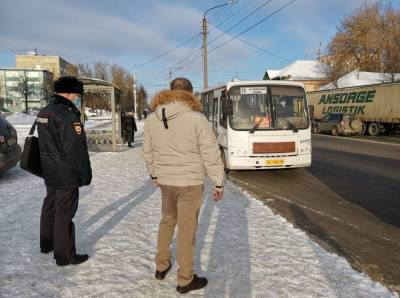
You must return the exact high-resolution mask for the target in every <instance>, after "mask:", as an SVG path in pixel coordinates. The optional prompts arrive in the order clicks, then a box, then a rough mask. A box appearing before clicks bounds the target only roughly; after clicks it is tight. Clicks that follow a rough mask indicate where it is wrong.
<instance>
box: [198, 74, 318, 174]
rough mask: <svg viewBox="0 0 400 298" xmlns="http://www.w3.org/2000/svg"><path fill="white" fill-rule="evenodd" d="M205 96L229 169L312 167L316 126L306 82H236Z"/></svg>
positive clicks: (205, 105) (211, 123)
mask: <svg viewBox="0 0 400 298" xmlns="http://www.w3.org/2000/svg"><path fill="white" fill-rule="evenodd" d="M200 96H201V101H202V104H203V110H204V114H205V115H206V117H207V118H208V120H209V122H210V125H211V126H212V127H213V130H214V132H215V134H216V136H217V139H218V143H219V145H220V148H221V154H222V157H223V160H224V162H225V168H226V170H227V171H228V170H250V169H260V170H262V169H282V168H298V167H308V166H310V165H311V125H310V116H309V110H308V105H307V99H306V94H305V90H304V87H303V85H302V84H300V83H294V82H289V81H233V82H228V83H226V84H225V85H222V86H218V87H216V88H210V89H207V90H205V91H202V92H200Z"/></svg>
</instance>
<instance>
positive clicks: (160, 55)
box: [135, 33, 201, 69]
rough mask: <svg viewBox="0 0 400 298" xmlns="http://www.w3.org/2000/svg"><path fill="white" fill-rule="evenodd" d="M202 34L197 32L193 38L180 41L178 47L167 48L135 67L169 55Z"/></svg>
mask: <svg viewBox="0 0 400 298" xmlns="http://www.w3.org/2000/svg"><path fill="white" fill-rule="evenodd" d="M200 34H201V33H197V34H195V35H193V36H192V37H191V38H189V39H187V40H185V41H184V42H182V43H180V44H179V45H177V46H176V47H174V48H172V49H169V50H167V51H165V52H163V53H161V54H159V55H157V56H155V57H153V58H151V59H149V60H147V61H145V62H143V63H142V64H139V65H137V66H136V67H135V69H138V68H140V67H142V66H144V65H146V64H149V63H151V62H153V61H155V60H157V59H159V58H161V57H163V56H165V55H168V54H169V53H171V52H173V51H175V50H177V49H179V48H180V47H182V46H184V45H185V44H187V43H189V42H191V41H192V40H193V39H195V38H196V37H197V36H199V35H200Z"/></svg>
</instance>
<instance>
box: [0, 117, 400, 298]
mask: <svg viewBox="0 0 400 298" xmlns="http://www.w3.org/2000/svg"><path fill="white" fill-rule="evenodd" d="M140 127H142V123H141V124H140ZM141 141H142V135H140V134H139V135H138V138H137V140H136V143H135V148H134V149H133V150H126V151H124V152H120V153H96V154H92V155H91V161H92V166H93V182H92V184H91V185H90V186H89V187H85V188H81V190H80V193H81V199H80V202H79V204H80V206H79V210H78V212H77V215H76V218H75V223H76V227H77V230H76V236H77V250H78V252H80V253H89V254H90V259H89V261H88V262H86V263H84V264H81V265H79V266H66V267H57V266H56V265H55V262H54V260H53V256H52V255H51V254H50V255H43V254H40V253H39V239H38V238H39V216H40V208H41V204H42V198H43V196H44V195H45V188H44V186H43V183H42V181H41V179H39V178H36V177H34V176H32V175H30V174H27V173H26V172H24V171H22V170H21V169H19V168H14V169H13V170H11V171H9V172H7V173H6V174H4V175H3V176H0V190H1V195H0V227H1V228H0V241H1V243H2V245H1V246H0V255H1V258H0V268H1V270H0V293H1V296H2V297H15V296H24V297H28V296H38V297H179V296H178V295H177V293H176V290H175V286H176V279H175V272H176V267H177V265H176V263H175V261H174V264H173V268H172V270H171V272H170V273H169V274H168V276H167V278H166V279H165V280H164V281H157V280H155V279H154V270H155V266H154V253H155V249H156V237H157V230H158V223H159V220H160V205H161V200H160V191H159V190H158V189H156V188H154V187H153V186H152V183H151V181H150V180H149V179H148V174H147V173H146V170H145V166H144V163H143V160H142V157H141V148H140V147H139V146H140V145H141V144H140V143H141ZM210 193H211V185H210V184H209V183H207V185H206V188H205V197H204V204H203V207H202V210H201V213H200V220H199V230H198V234H197V240H196V250H197V253H196V258H197V262H196V272H197V273H198V274H200V275H205V276H207V277H208V279H209V284H208V286H207V287H206V288H205V289H204V290H201V291H198V292H197V293H195V294H193V296H199V295H200V296H205V297H351V298H354V297H398V296H397V295H395V294H393V293H390V292H389V291H388V290H387V289H386V288H385V287H383V286H382V285H380V284H379V283H375V282H373V281H371V279H370V278H369V277H368V276H366V275H364V274H361V273H359V272H356V271H354V270H353V269H352V268H351V267H350V265H349V264H348V262H347V261H346V260H345V259H344V258H342V257H339V256H337V255H335V254H332V253H328V252H326V251H325V250H324V249H323V248H321V247H320V246H319V245H318V244H316V243H315V242H313V241H312V239H310V238H309V237H308V236H307V235H306V234H305V233H304V232H302V231H300V230H298V229H295V228H294V227H293V226H292V225H291V224H289V223H288V222H287V221H286V220H285V219H284V218H282V217H280V216H278V215H275V214H274V213H273V212H272V211H271V210H270V209H269V208H266V207H265V206H264V205H263V204H262V203H261V202H259V201H257V200H255V199H254V198H252V197H250V196H249V195H247V194H245V193H243V192H242V191H241V190H240V189H238V188H237V187H235V186H234V185H233V184H232V183H228V184H227V186H226V193H225V197H224V199H223V200H222V201H221V202H220V203H218V204H215V203H214V202H213V201H212V199H211V195H210ZM175 251H176V248H175V246H174V247H173V254H174V255H175ZM188 297H191V295H188Z"/></svg>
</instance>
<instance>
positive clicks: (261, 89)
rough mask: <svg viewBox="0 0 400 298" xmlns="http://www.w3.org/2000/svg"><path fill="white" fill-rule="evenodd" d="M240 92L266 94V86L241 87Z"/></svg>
mask: <svg viewBox="0 0 400 298" xmlns="http://www.w3.org/2000/svg"><path fill="white" fill-rule="evenodd" d="M240 94H267V87H242V88H240Z"/></svg>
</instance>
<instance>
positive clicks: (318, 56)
mask: <svg viewBox="0 0 400 298" xmlns="http://www.w3.org/2000/svg"><path fill="white" fill-rule="evenodd" d="M321 47H322V42H321V41H320V42H319V49H318V52H317V60H318V61H320V60H321Z"/></svg>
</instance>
